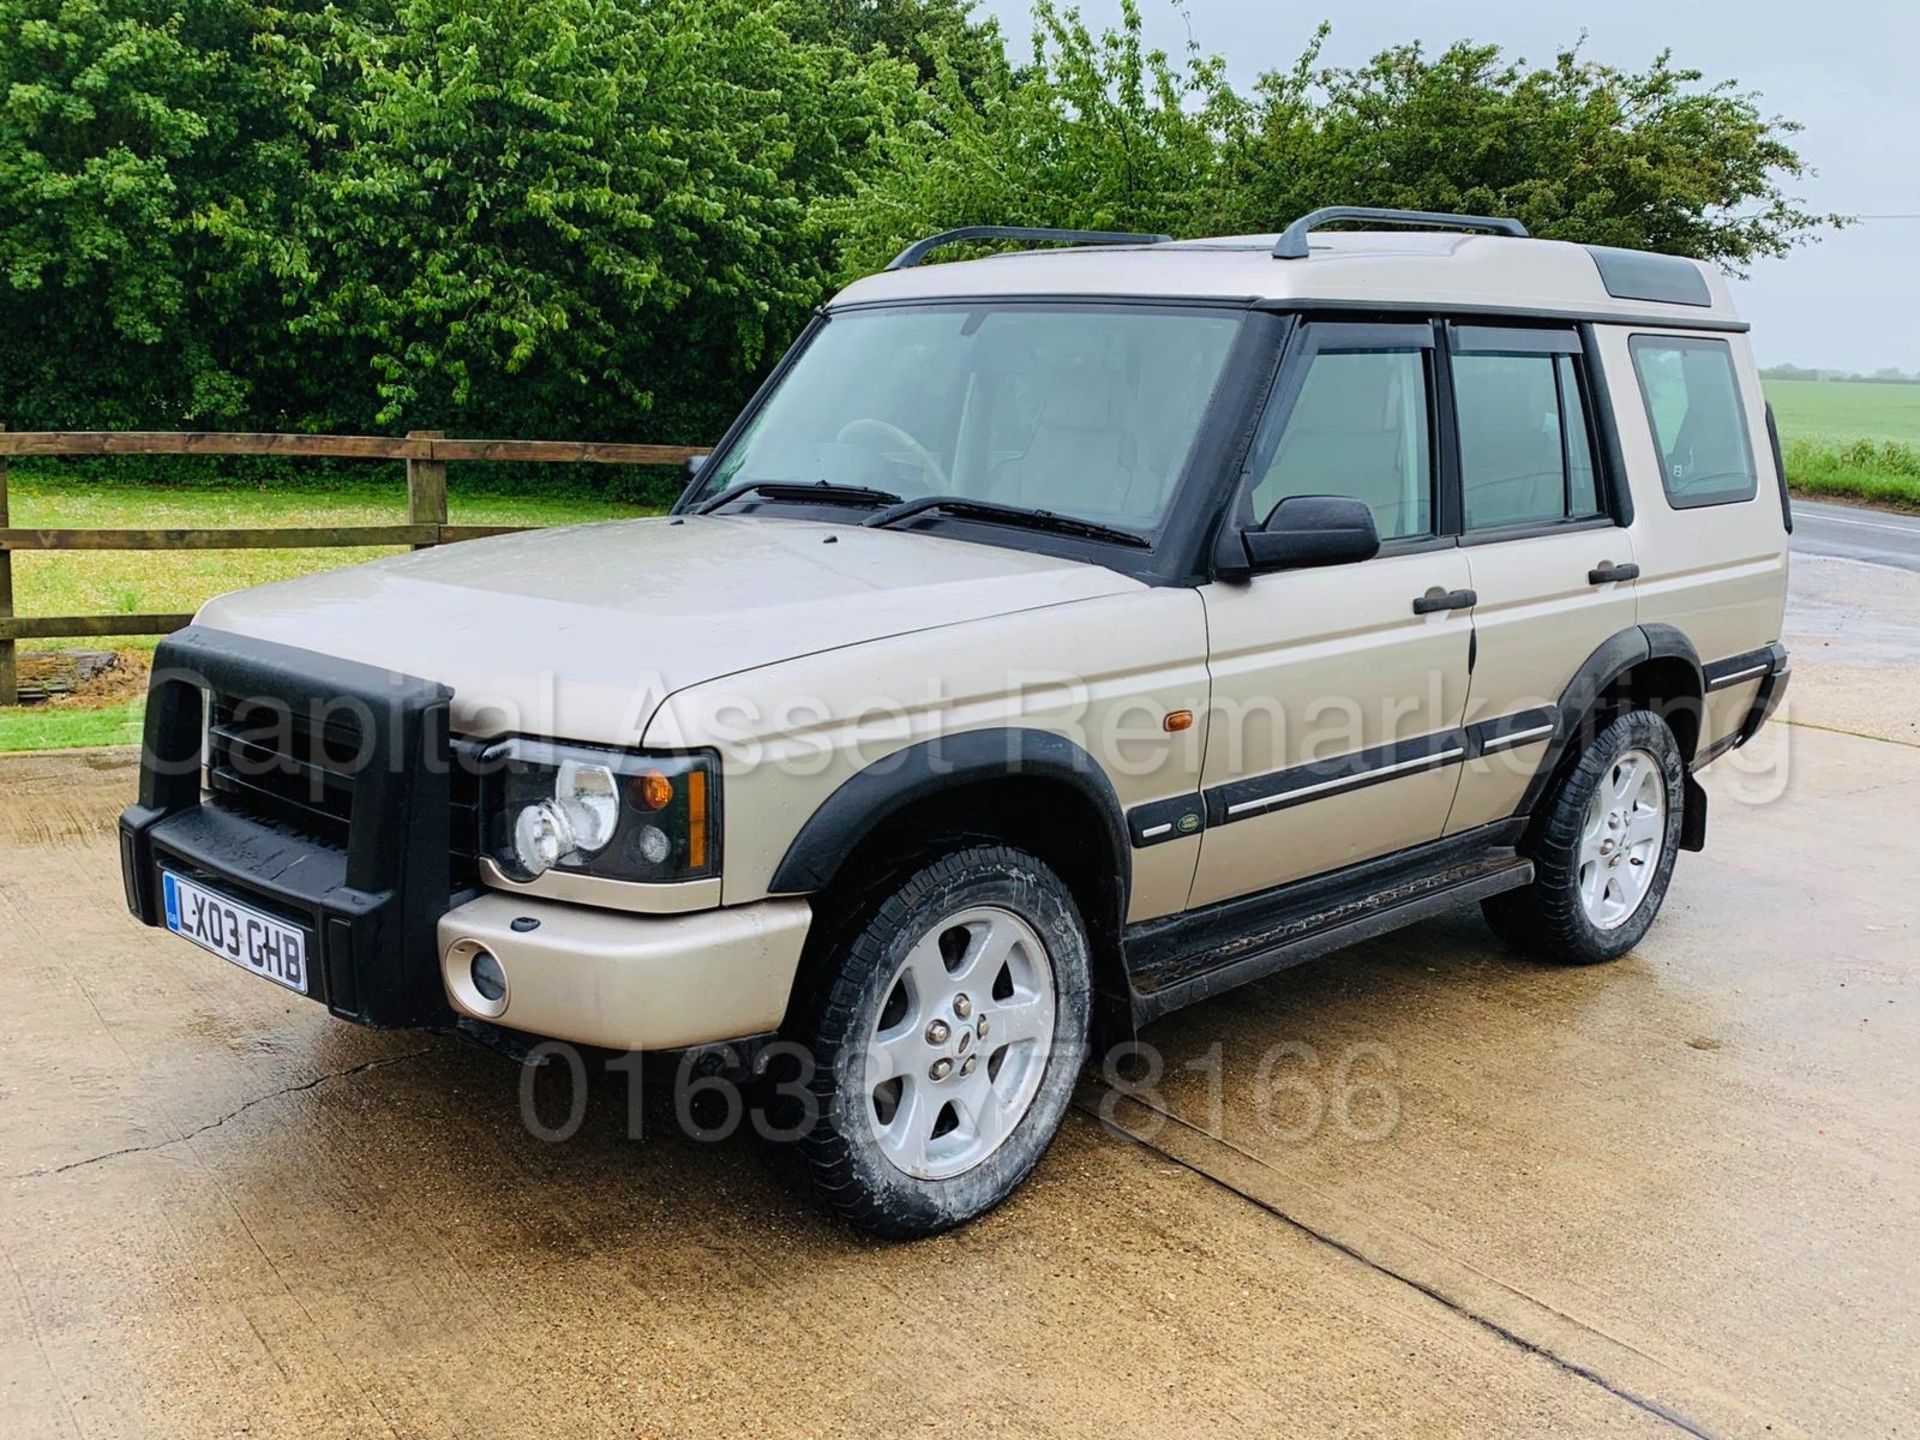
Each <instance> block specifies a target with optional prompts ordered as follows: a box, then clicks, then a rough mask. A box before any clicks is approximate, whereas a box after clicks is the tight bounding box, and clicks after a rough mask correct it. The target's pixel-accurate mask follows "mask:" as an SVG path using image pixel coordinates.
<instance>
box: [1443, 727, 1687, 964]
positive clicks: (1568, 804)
mask: <svg viewBox="0 0 1920 1440" xmlns="http://www.w3.org/2000/svg"><path fill="white" fill-rule="evenodd" d="M1685 781H1686V769H1685V765H1684V763H1683V761H1682V760H1681V757H1680V746H1679V744H1678V743H1677V742H1676V741H1675V740H1674V738H1673V732H1672V731H1671V730H1669V729H1668V728H1667V724H1666V722H1665V721H1664V720H1662V719H1661V718H1660V717H1659V716H1657V715H1655V714H1653V713H1651V712H1650V711H1646V710H1634V711H1630V712H1628V713H1627V714H1625V715H1622V716H1621V717H1620V718H1619V719H1618V720H1615V721H1614V722H1613V723H1612V724H1610V725H1609V726H1607V728H1606V729H1604V730H1602V731H1601V732H1600V734H1599V735H1598V736H1597V737H1596V738H1595V740H1594V742H1593V744H1592V745H1590V746H1589V747H1588V748H1587V750H1586V753H1585V754H1583V755H1582V756H1581V757H1580V759H1579V762H1578V763H1577V764H1575V765H1574V766H1573V768H1572V769H1570V770H1568V771H1567V772H1566V774H1565V775H1563V776H1562V777H1561V778H1560V779H1559V780H1558V781H1557V782H1556V783H1555V784H1554V785H1553V786H1552V787H1551V788H1549V790H1548V791H1547V794H1546V796H1545V797H1544V799H1543V801H1542V804H1543V805H1544V807H1545V809H1544V812H1543V819H1544V824H1543V825H1542V826H1541V827H1540V828H1539V830H1538V832H1537V838H1536V839H1535V841H1534V842H1533V844H1532V845H1531V846H1530V848H1529V858H1531V859H1532V861H1533V863H1534V879H1533V883H1532V884H1531V885H1528V886H1526V887H1525V888H1524V889H1520V890H1509V891H1507V892H1506V893H1505V894H1502V895H1495V896H1493V897H1492V898H1491V899H1488V900H1485V901H1482V902H1481V909H1482V910H1483V912H1484V913H1485V914H1486V917H1487V923H1488V924H1490V925H1491V926H1492V927H1493V929H1494V932H1495V933H1496V934H1498V935H1499V936H1500V938H1501V939H1503V940H1505V941H1506V942H1507V943H1508V944H1510V945H1512V946H1513V947H1514V948H1515V949H1518V950H1521V951H1523V952H1525V953H1526V954H1528V955H1531V956H1533V957H1534V958H1536V959H1539V960H1547V961H1552V962H1555V963H1559V964H1567V965H1591V964H1596V963H1598V962H1600V961H1603V960H1615V959H1618V958H1619V957H1620V956H1622V955H1624V954H1626V953H1627V952H1628V951H1629V950H1631V949H1633V947H1634V946H1635V945H1638V944H1639V943H1640V941H1641V939H1642V938H1643V937H1644V936H1645V935H1646V933H1647V929H1648V927H1649V926H1651V925H1652V924H1653V921H1654V917H1655V916H1656V915H1657V914H1659V912H1660V904H1661V902H1662V901H1663V900H1664V899H1666V894H1667V886H1668V884H1669V883H1670V882H1671V880H1672V878H1673V865H1674V860H1675V859H1676V858H1677V856H1678V855H1679V841H1680V824H1681V820H1682V814H1681V806H1682V805H1683V803H1684V786H1685Z"/></svg>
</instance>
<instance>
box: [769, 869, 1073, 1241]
mask: <svg viewBox="0 0 1920 1440" xmlns="http://www.w3.org/2000/svg"><path fill="white" fill-rule="evenodd" d="M827 944H828V946H829V947H830V948H829V950H828V952H827V953H826V955H825V957H824V958H825V961H826V965H825V973H826V977H827V978H826V981H825V983H824V985H823V986H822V987H820V989H819V992H818V993H817V994H816V995H815V996H814V997H813V1003H812V1004H811V1005H810V1006H809V1007H808V1009H807V1012H806V1013H803V1014H802V1015H801V1016H800V1017H799V1020H798V1024H797V1025H796V1026H795V1027H794V1030H795V1033H794V1034H793V1038H795V1039H797V1040H799V1041H800V1042H801V1043H802V1045H804V1047H805V1048H806V1050H807V1052H808V1054H809V1056H810V1058H811V1061H812V1066H811V1071H812V1073H811V1075H810V1076H809V1077H807V1078H806V1081H805V1084H806V1099H807V1100H808V1101H810V1102H811V1103H810V1104H809V1105H808V1108H807V1114H806V1115H805V1116H804V1117H802V1122H801V1126H800V1127H799V1128H800V1138H799V1141H798V1144H797V1147H796V1148H797V1150H798V1153H799V1158H800V1159H801V1161H802V1162H803V1166H804V1169H805V1171H806V1174H807V1177H808V1179H809V1181H810V1182H811V1188H812V1190H813V1193H814V1195H815V1197H816V1198H817V1199H818V1200H819V1202H820V1203H821V1204H822V1205H823V1206H824V1207H825V1208H826V1209H827V1210H829V1211H830V1212H832V1213H833V1214H835V1215H837V1216H838V1217H840V1218H841V1219H843V1220H845V1221H847V1222H848V1223H850V1224H852V1225H854V1226H856V1227H858V1228H860V1229H862V1230H866V1231H870V1232H872V1233H874V1234H877V1235H882V1236H886V1237H889V1238H894V1239H908V1238H912V1237H916V1236H921V1235H932V1234H936V1233H938V1232H939V1231H942V1230H947V1229H950V1228H952V1227H953V1226H955V1225H960V1224H963V1223H964V1222H966V1221H968V1220H972V1219H974V1218H976V1217H977V1216H979V1215H982V1214H984V1213H985V1212H986V1211H988V1210H990V1209H992V1208H993V1207H994V1206H995V1205H998V1204H999V1203H1000V1202H1001V1201H1002V1200H1004V1199H1006V1198H1007V1196H1008V1195H1010V1194H1012V1193H1013V1191H1014V1190H1015V1189H1016V1188H1017V1187H1018V1186H1019V1185H1020V1183H1021V1182H1022V1181H1023V1180H1025V1179H1026V1177H1027V1175H1028V1174H1029V1172H1031V1171H1032V1169H1033V1167H1034V1165H1035V1164H1037V1163H1038V1162H1039V1159H1040V1157H1041V1156H1042V1155H1043V1154H1044V1153H1045V1152H1046V1149H1047V1146H1048V1145H1049V1144H1050V1143H1051V1142H1052V1140H1053V1137H1054V1134H1055V1132H1056V1131H1058V1130H1059V1128H1060V1122H1061V1120H1062V1119H1063V1118H1064V1117H1065V1115H1066V1110H1067V1103H1068V1101H1069V1099H1070V1098H1071V1096H1072V1091H1073V1085H1074V1081H1075V1079H1076V1078H1077V1076H1078V1073H1079V1069H1080V1064H1081V1061H1082V1059H1083V1058H1084V1056H1085V1053H1086V1045H1087V1033H1088V1023H1089V1015H1090V1013H1091V995H1090V990H1091V980H1090V976H1091V962H1090V957H1089V953H1088V946H1087V937H1086V929H1085V925H1084V923H1083V922H1082V920H1081V917H1080V913H1079V910H1078V908H1077V907H1076V906H1075V904H1074V901H1073V896H1072V894H1071V893H1070V892H1069V891H1068V889H1067V887H1066V886H1065V885H1064V884H1063V883H1062V882H1061V880H1060V878H1059V877H1058V876H1057V875H1055V874H1054V873H1053V871H1052V870H1050V869H1048V868H1047V866H1045V865H1044V864H1042V863H1041V862H1040V861H1039V860H1037V859H1035V858H1034V857H1033V856H1032V855H1029V854H1027V853H1026V852H1025V851H1022V850H1016V849H1013V848H1011V847H1008V846H1004V845H974V846H969V847H967V848H965V849H961V850H957V851H954V852H952V853H951V854H948V855H945V856H941V857H939V858H937V859H934V860H931V861H929V862H927V863H925V864H924V865H922V866H920V867H919V868H917V869H915V870H914V871H912V872H911V873H909V874H907V875H906V876H905V877H904V878H903V879H901V880H899V881H898V882H897V883H894V884H891V885H888V886H884V887H882V888H881V889H880V890H879V891H878V892H877V894H875V895H874V896H872V897H870V898H869V900H868V902H867V903H866V904H865V905H863V906H861V907H859V908H858V909H857V910H856V911H855V912H854V913H853V914H851V915H849V916H847V917H846V918H845V920H844V922H843V923H842V925H841V926H840V927H839V928H838V929H837V930H836V931H833V932H830V933H829V936H828V940H827Z"/></svg>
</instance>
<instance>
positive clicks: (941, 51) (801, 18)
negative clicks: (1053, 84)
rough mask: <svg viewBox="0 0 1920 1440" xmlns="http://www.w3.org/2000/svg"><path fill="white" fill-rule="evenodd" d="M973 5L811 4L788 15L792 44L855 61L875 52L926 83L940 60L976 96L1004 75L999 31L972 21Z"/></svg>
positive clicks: (948, 0)
mask: <svg viewBox="0 0 1920 1440" xmlns="http://www.w3.org/2000/svg"><path fill="white" fill-rule="evenodd" d="M976 8H977V3H976V0H811V3H809V4H805V5H796V6H794V7H792V9H791V10H790V11H789V14H790V16H791V23H792V26H793V35H794V37H795V38H796V39H802V40H811V41H814V42H815V43H823V44H824V43H833V42H837V43H840V44H843V45H845V46H846V47H847V48H848V49H850V50H852V51H853V52H854V53H855V54H857V55H864V54H866V53H867V52H868V51H869V50H871V49H873V47H874V46H876V45H878V46H880V47H881V48H882V49H883V50H885V52H886V53H887V54H889V55H892V56H895V57H897V58H900V59H903V60H908V61H911V62H912V64H913V67H914V69H915V70H916V71H917V72H918V73H919V76H920V78H921V79H922V80H923V81H925V80H931V79H933V78H934V75H935V74H936V73H937V71H938V68H939V67H938V63H937V62H938V60H939V59H945V60H946V61H947V62H948V63H949V64H950V65H951V66H952V67H953V70H954V73H955V75H957V76H958V77H959V80H960V83H961V85H962V87H963V88H964V89H966V90H967V91H969V92H974V91H977V90H979V89H980V88H981V87H982V86H983V85H984V84H985V83H986V82H987V81H988V79H989V78H990V77H996V76H999V75H1003V74H1004V73H1005V72H1006V69H1007V56H1006V48H1005V45H1004V43H1003V42H1002V40H1001V37H1000V26H999V25H998V23H997V22H995V21H994V20H993V19H992V18H991V17H988V18H987V19H985V20H976V19H975V18H974V14H973V12H974V10H975V9H976Z"/></svg>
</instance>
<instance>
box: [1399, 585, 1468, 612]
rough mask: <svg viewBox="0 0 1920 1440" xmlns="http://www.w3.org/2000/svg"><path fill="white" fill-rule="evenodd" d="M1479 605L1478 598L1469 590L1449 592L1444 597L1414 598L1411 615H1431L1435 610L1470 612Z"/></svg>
mask: <svg viewBox="0 0 1920 1440" xmlns="http://www.w3.org/2000/svg"><path fill="white" fill-rule="evenodd" d="M1479 603H1480V597H1479V596H1478V595H1476V594H1474V593H1473V591H1471V590H1449V591H1447V592H1446V593H1445V594H1444V595H1419V596H1415V597H1414V601H1413V613H1414V614H1416V615H1431V614H1433V612H1434V611H1436V610H1471V609H1472V608H1473V607H1474V606H1476V605H1478V604H1479Z"/></svg>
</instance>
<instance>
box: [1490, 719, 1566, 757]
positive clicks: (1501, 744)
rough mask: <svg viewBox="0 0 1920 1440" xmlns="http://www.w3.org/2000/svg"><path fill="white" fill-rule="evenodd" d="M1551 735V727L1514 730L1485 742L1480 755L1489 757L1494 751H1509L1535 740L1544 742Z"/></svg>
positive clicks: (1537, 726) (1536, 726) (1543, 726)
mask: <svg viewBox="0 0 1920 1440" xmlns="http://www.w3.org/2000/svg"><path fill="white" fill-rule="evenodd" d="M1551 734H1553V726H1551V725H1535V726H1533V727H1532V728H1531V729H1528V730H1515V731H1512V732H1511V733H1509V734H1506V735H1500V736H1496V737H1495V738H1494V739H1492V740H1488V741H1486V742H1485V743H1483V744H1482V745H1481V746H1480V753H1481V754H1482V755H1490V754H1492V753H1493V752H1494V751H1496V750H1511V749H1512V748H1513V747H1514V746H1515V745H1527V744H1531V743H1532V742H1533V741H1535V740H1544V739H1546V738H1547V736H1549V735H1551Z"/></svg>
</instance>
